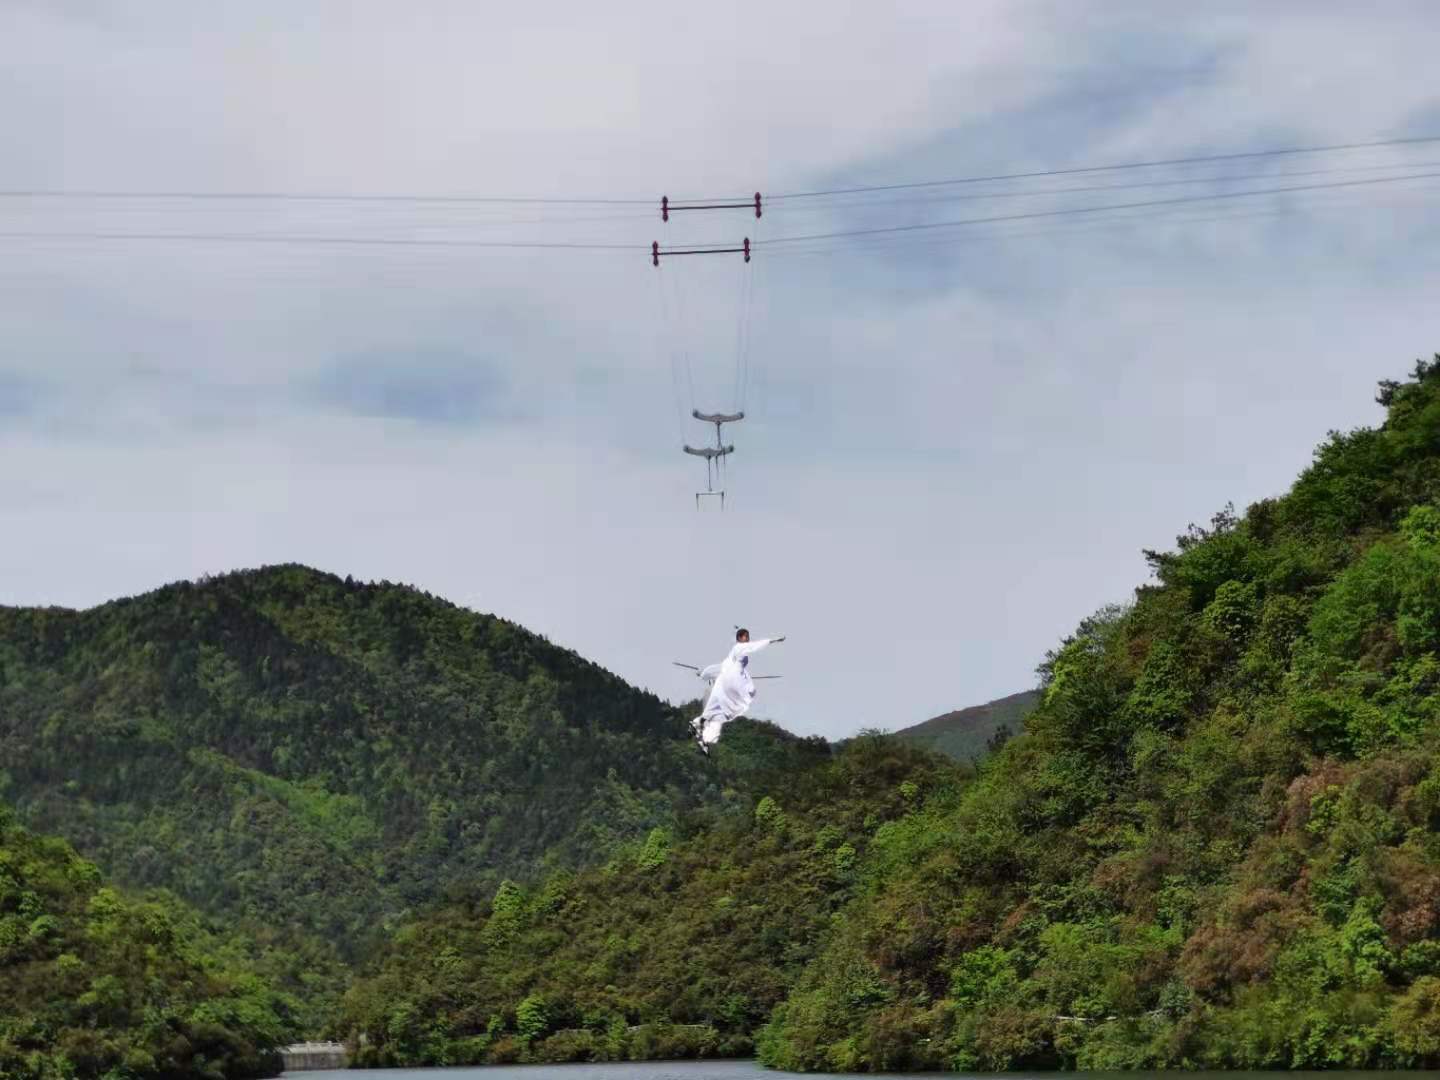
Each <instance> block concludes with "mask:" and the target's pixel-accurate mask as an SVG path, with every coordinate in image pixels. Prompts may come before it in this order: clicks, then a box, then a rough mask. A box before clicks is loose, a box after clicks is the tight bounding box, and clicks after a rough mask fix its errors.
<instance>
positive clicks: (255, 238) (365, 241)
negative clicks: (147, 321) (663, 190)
mask: <svg viewBox="0 0 1440 1080" xmlns="http://www.w3.org/2000/svg"><path fill="white" fill-rule="evenodd" d="M0 239H5V240H96V241H122V242H123V241H136V242H144V243H148V242H151V241H182V242H189V243H225V244H335V245H340V246H345V247H370V246H375V247H447V248H546V249H549V248H561V249H566V250H576V249H588V250H592V251H634V252H640V251H643V250H646V249H645V248H644V247H643V246H642V245H640V244H598V243H584V242H561V241H539V240H439V239H422V238H404V237H363V236H284V235H278V234H269V235H267V234H262V233H255V234H252V235H246V234H244V233H131V232H123V233H112V232H23V231H3V232H0ZM736 250H739V249H738V248H737V249H736ZM667 254H668V253H667Z"/></svg>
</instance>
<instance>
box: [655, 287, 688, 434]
mask: <svg viewBox="0 0 1440 1080" xmlns="http://www.w3.org/2000/svg"><path fill="white" fill-rule="evenodd" d="M655 293H656V295H657V296H658V297H659V298H660V300H659V302H660V351H661V352H662V353H663V354H664V356H665V360H666V363H667V364H668V365H669V368H670V390H671V393H672V394H673V395H674V396H675V435H676V438H677V440H678V442H679V444H680V445H681V446H683V445H684V444H685V421H684V419H683V416H684V414H685V404H684V398H683V395H682V394H681V391H680V360H679V357H678V356H677V355H676V354H677V349H676V348H675V336H676V335H675V333H674V332H673V330H672V323H671V319H670V305H669V300H668V298H667V296H666V293H665V281H664V278H663V277H662V276H661V271H660V270H659V268H656V274H655Z"/></svg>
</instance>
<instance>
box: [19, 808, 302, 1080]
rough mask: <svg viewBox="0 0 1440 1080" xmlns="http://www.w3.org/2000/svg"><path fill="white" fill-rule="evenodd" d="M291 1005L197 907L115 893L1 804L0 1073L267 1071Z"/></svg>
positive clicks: (287, 1031) (55, 1076)
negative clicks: (208, 927) (205, 924)
mask: <svg viewBox="0 0 1440 1080" xmlns="http://www.w3.org/2000/svg"><path fill="white" fill-rule="evenodd" d="M294 1008H295V1003H294V1002H293V1001H290V1000H287V998H286V997H285V996H284V995H282V994H278V993H276V992H275V991H274V990H273V989H271V988H270V987H269V986H268V985H267V982H266V980H264V979H262V978H260V977H259V976H257V975H256V974H255V973H254V972H253V971H250V970H247V969H246V967H245V966H244V965H243V964H237V963H235V962H234V957H233V956H232V955H231V954H230V953H229V951H228V950H227V948H226V947H225V944H224V943H223V942H222V941H220V940H218V939H216V938H215V937H213V936H212V935H210V934H209V933H207V932H206V931H205V930H204V929H203V928H201V927H200V925H199V923H198V921H197V920H196V918H195V916H194V915H193V913H191V912H188V911H186V910H185V909H184V908H183V907H182V906H180V905H177V904H175V903H173V902H165V901H164V900H163V899H156V900H150V901H138V900H134V899H131V898H129V897H126V896H124V895H122V894H121V893H118V892H116V891H115V890H114V889H112V888H109V887H107V886H106V885H105V884H104V883H103V881H102V879H101V875H100V871H99V870H98V869H96V867H95V866H94V865H93V864H92V863H89V862H86V861H85V860H83V859H81V858H80V857H79V856H78V855H76V854H75V852H74V851H73V850H72V849H71V848H70V846H69V845H68V844H66V843H65V842H64V841H63V840H57V839H53V838H49V837H41V836H36V835H34V834H33V833H30V832H28V831H27V830H25V829H23V828H21V827H20V826H19V825H18V824H16V822H15V820H14V815H13V814H12V813H11V812H10V811H9V810H8V809H6V808H5V807H3V806H0V1076H4V1077H7V1078H11V1080H62V1078H69V1077H76V1078H91V1077H96V1078H98V1077H127V1078H131V1080H151V1078H154V1080H190V1078H197V1080H198V1078H201V1077H211V1078H213V1077H224V1078H225V1080H244V1078H246V1077H258V1076H274V1075H275V1074H276V1073H277V1072H278V1071H279V1065H280V1061H279V1056H278V1055H277V1054H276V1053H274V1047H275V1046H276V1045H278V1044H280V1043H281V1042H283V1041H285V1040H286V1039H287V1038H288V1037H290V1036H291V1035H293V1033H294Z"/></svg>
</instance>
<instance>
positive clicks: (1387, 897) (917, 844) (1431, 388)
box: [759, 357, 1440, 1069]
mask: <svg viewBox="0 0 1440 1080" xmlns="http://www.w3.org/2000/svg"><path fill="white" fill-rule="evenodd" d="M1379 400H1380V402H1381V403H1382V404H1383V405H1385V406H1386V408H1387V418H1386V420H1385V423H1384V425H1383V426H1382V427H1380V428H1378V429H1375V430H1359V431H1354V432H1350V433H1348V434H1338V433H1337V434H1332V435H1331V437H1330V438H1329V439H1328V440H1327V441H1326V442H1325V443H1324V444H1323V445H1322V446H1321V447H1320V448H1319V450H1318V451H1317V452H1316V455H1315V459H1314V462H1313V464H1312V465H1311V466H1310V467H1309V468H1308V469H1306V470H1305V472H1304V474H1303V475H1302V476H1301V477H1300V479H1299V480H1298V481H1297V483H1296V484H1295V485H1294V487H1293V488H1292V489H1291V490H1290V492H1289V493H1288V494H1286V495H1285V496H1283V497H1281V498H1276V499H1267V500H1264V501H1262V502H1259V503H1257V504H1255V505H1254V506H1251V507H1250V508H1249V510H1248V511H1247V512H1246V513H1245V514H1244V516H1243V517H1237V516H1236V515H1234V514H1232V513H1230V512H1228V511H1227V512H1223V513H1221V514H1219V515H1217V516H1216V518H1215V519H1214V520H1213V521H1212V523H1211V524H1210V526H1209V527H1207V528H1194V527H1192V528H1191V529H1190V530H1189V531H1188V532H1187V533H1186V534H1185V535H1183V536H1181V537H1180V539H1179V543H1178V546H1177V548H1176V550H1174V551H1171V552H1166V553H1154V552H1152V553H1148V554H1149V557H1150V560H1151V563H1152V565H1153V567H1154V570H1155V581H1154V582H1153V583H1151V584H1148V585H1146V586H1144V587H1142V588H1140V589H1139V590H1137V592H1136V594H1135V597H1134V600H1133V602H1132V603H1130V604H1128V605H1126V606H1124V607H1116V608H1112V609H1107V610H1105V611H1102V612H1100V613H1098V614H1097V615H1095V616H1094V617H1092V618H1090V619H1088V620H1086V621H1085V622H1084V623H1082V625H1081V626H1080V627H1079V629H1078V630H1077V631H1076V633H1075V634H1074V635H1072V636H1071V637H1070V638H1068V639H1067V640H1066V641H1064V642H1063V643H1062V644H1061V645H1060V647H1058V648H1057V649H1056V650H1055V651H1054V652H1052V653H1051V654H1050V655H1049V657H1048V658H1047V660H1046V662H1045V664H1044V666H1043V669H1042V674H1043V697H1042V699H1041V701H1040V704H1039V706H1038V707H1037V708H1036V710H1035V712H1033V713H1032V714H1031V715H1030V717H1029V718H1028V720H1027V722H1026V732H1025V734H1024V735H1022V736H1019V737H1017V738H1015V739H1012V740H1011V741H1010V742H1009V743H1008V744H1007V745H1006V746H1005V748H1004V749H1003V750H1002V751H1001V752H1000V753H999V754H998V755H997V756H996V757H994V758H992V759H991V760H990V761H988V762H987V763H986V765H985V766H984V768H983V770H982V774H981V777H980V779H979V780H978V782H977V783H975V784H974V785H972V786H970V787H969V788H967V789H966V790H965V791H963V792H962V793H960V795H959V796H958V797H957V798H940V799H934V800H927V802H926V804H925V805H924V806H922V807H920V808H919V809H917V810H916V811H915V812H913V814H911V815H907V818H906V819H905V820H903V821H902V822H900V823H898V825H896V826H894V827H891V828H889V829H888V830H887V831H886V832H885V833H884V835H880V834H877V835H876V836H874V837H873V838H872V840H871V843H870V846H869V849H868V854H867V860H866V868H865V873H866V875H867V878H868V882H869V886H868V888H867V889H866V890H865V891H864V892H863V894H862V895H860V896H858V897H857V898H856V899H855V901H854V902H853V903H852V904H850V905H849V906H848V907H847V908H846V910H845V911H844V912H843V913H842V915H841V917H840V918H839V919H838V920H836V922H835V925H834V928H833V931H832V933H831V935H830V937H829V939H828V941H827V943H826V946H825V948H824V950H823V952H822V954H821V955H820V956H819V958H818V959H817V960H816V961H815V962H814V963H813V964H811V965H810V966H809V968H808V969H807V970H806V972H805V973H804V975H803V976H802V977H801V978H800V979H799V980H798V982H797V984H796V986H795V987H794V988H793V989H792V990H791V992H790V994H789V996H788V998H787V1000H786V1001H785V1002H784V1003H783V1004H781V1005H780V1006H779V1007H778V1008H777V1010H776V1011H775V1013H774V1015H773V1018H772V1020H771V1022H770V1024H769V1026H768V1027H767V1029H766V1030H765V1032H764V1033H763V1035H762V1036H761V1038H760V1040H759V1045H760V1050H761V1056H762V1058H763V1060H764V1061H766V1062H767V1063H769V1064H772V1065H776V1066H780V1067H786V1068H805V1069H850V1068H857V1069H880V1068H905V1067H927V1066H935V1067H950V1068H960V1069H975V1068H981V1069H1000V1068H1012V1067H1013V1068H1027V1069H1031V1068H1046V1067H1054V1066H1065V1067H1074V1068H1080V1069H1112V1068H1150V1069H1155V1068H1170V1067H1199V1066H1209V1067H1242V1068H1322V1067H1360V1066H1418V1067H1428V1068H1434V1067H1436V1066H1437V1065H1440V357H1437V358H1436V360H1435V361H1434V362H1422V363H1419V364H1417V366H1416V370H1415V373H1414V376H1413V378H1412V380H1411V381H1410V382H1407V383H1404V384H1398V383H1385V384H1382V386H1381V391H1380V396H1379Z"/></svg>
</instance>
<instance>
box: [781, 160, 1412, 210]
mask: <svg viewBox="0 0 1440 1080" xmlns="http://www.w3.org/2000/svg"><path fill="white" fill-rule="evenodd" d="M1431 165H1440V161H1436V160H1429V161H1411V162H1405V163H1403V164H1397V163H1395V162H1390V163H1388V164H1385V165H1342V166H1340V167H1338V168H1331V169H1290V170H1286V171H1284V172H1252V173H1209V174H1207V175H1204V176H1182V177H1166V178H1164V179H1161V180H1139V181H1136V182H1135V183H1128V184H1079V185H1071V186H1070V187H1044V188H1031V189H1029V190H1022V191H978V192H966V193H963V194H951V195H930V196H925V197H923V198H908V199H907V198H900V199H864V200H856V201H854V202H847V203H840V204H838V206H830V205H818V206H817V205H813V204H812V205H811V206H808V207H805V206H796V207H793V208H787V209H786V213H795V212H805V211H807V210H808V211H809V212H811V213H829V214H833V213H837V212H838V211H841V210H855V211H861V210H866V209H869V208H871V207H876V206H919V205H924V204H928V203H943V202H984V201H986V200H989V199H1043V198H1046V197H1050V196H1056V195H1078V194H1091V193H1094V192H1097V191H1131V190H1135V189H1139V188H1156V187H1182V186H1185V185H1195V184H1233V183H1238V182H1240V181H1242V180H1283V179H1289V178H1290V177H1297V176H1334V175H1335V174H1337V173H1356V172H1378V171H1380V170H1385V169H1389V170H1393V169H1419V168H1427V167H1429V166H1431ZM777 198H778V196H777Z"/></svg>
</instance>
